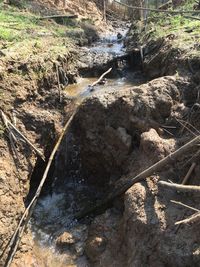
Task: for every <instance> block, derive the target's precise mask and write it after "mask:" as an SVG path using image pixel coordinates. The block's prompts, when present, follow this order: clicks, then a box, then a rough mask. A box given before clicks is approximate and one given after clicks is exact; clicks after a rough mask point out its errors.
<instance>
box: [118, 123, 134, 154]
mask: <svg viewBox="0 0 200 267" xmlns="http://www.w3.org/2000/svg"><path fill="white" fill-rule="evenodd" d="M117 131H118V136H119V137H120V139H121V141H122V142H123V143H124V144H125V146H126V147H127V149H128V150H130V148H131V144H132V137H131V136H130V135H129V134H127V131H126V129H125V128H122V127H119V128H118V129H117Z"/></svg>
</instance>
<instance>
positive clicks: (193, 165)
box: [182, 162, 197, 185]
mask: <svg viewBox="0 0 200 267" xmlns="http://www.w3.org/2000/svg"><path fill="white" fill-rule="evenodd" d="M196 165H197V164H196V163H195V162H193V163H192V165H191V166H190V168H189V170H188V172H187V174H186V176H185V177H184V179H183V181H182V184H183V185H185V184H186V183H187V181H188V179H189V178H190V175H191V173H192V172H193V170H194V168H195V167H196Z"/></svg>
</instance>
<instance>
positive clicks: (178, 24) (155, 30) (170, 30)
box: [141, 0, 200, 56]
mask: <svg viewBox="0 0 200 267" xmlns="http://www.w3.org/2000/svg"><path fill="white" fill-rule="evenodd" d="M193 6H194V1H192V0H188V1H186V2H185V4H184V5H182V6H180V7H178V8H176V9H177V10H178V9H179V10H193ZM185 15H186V14H185ZM188 15H189V16H194V17H197V14H195V15H192V14H188ZM199 18H200V17H199ZM169 35H173V36H174V38H173V47H174V48H178V49H181V50H182V51H185V53H186V54H187V56H189V55H194V54H195V55H199V56H200V47H199V45H197V44H198V43H199V41H200V21H199V20H195V19H191V18H187V17H186V16H184V15H181V14H180V15H174V14H166V13H151V14H150V15H149V18H148V23H147V26H146V29H145V31H143V32H142V37H141V43H144V42H145V40H146V39H147V38H148V39H150V38H153V39H157V38H160V37H165V36H169Z"/></svg>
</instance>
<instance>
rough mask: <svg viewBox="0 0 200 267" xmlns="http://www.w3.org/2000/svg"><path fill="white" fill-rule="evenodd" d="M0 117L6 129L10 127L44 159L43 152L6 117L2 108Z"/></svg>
mask: <svg viewBox="0 0 200 267" xmlns="http://www.w3.org/2000/svg"><path fill="white" fill-rule="evenodd" d="M1 117H2V120H3V122H4V124H5V126H6V127H7V129H8V130H10V127H11V128H12V129H13V130H14V131H15V132H16V133H17V134H18V135H19V136H20V137H21V138H22V139H23V140H24V141H25V142H26V143H27V144H28V145H29V146H30V147H31V148H32V149H33V150H34V151H35V153H36V154H38V155H39V156H40V157H41V158H42V159H43V160H44V161H45V159H44V156H43V154H42V153H41V152H40V151H39V150H38V149H37V148H36V147H35V146H34V145H33V144H32V143H31V142H30V141H29V140H28V139H27V138H26V137H25V136H24V135H23V134H22V133H21V132H20V131H19V130H18V129H17V128H16V127H15V126H14V125H13V124H12V123H11V122H10V121H9V120H8V119H7V118H6V115H5V114H4V112H3V111H2V110H1Z"/></svg>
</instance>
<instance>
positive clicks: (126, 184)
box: [75, 135, 200, 219]
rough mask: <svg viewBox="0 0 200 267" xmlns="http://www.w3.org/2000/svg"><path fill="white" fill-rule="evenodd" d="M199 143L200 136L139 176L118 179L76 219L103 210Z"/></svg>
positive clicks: (76, 215)
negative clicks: (105, 193)
mask: <svg viewBox="0 0 200 267" xmlns="http://www.w3.org/2000/svg"><path fill="white" fill-rule="evenodd" d="M199 141H200V135H199V136H197V137H195V138H194V139H192V140H191V141H190V142H188V143H186V144H185V145H184V146H182V147H180V148H179V149H178V150H176V151H175V152H173V153H171V154H169V155H168V156H167V157H165V158H163V159H162V160H160V161H158V162H156V163H155V164H154V165H152V166H151V167H149V168H147V169H146V170H144V171H143V172H141V173H140V174H138V175H136V176H135V177H133V178H129V179H125V180H124V179H123V178H121V179H119V181H118V182H116V184H115V186H114V188H113V189H112V192H110V193H108V195H107V196H105V198H104V199H103V200H101V201H99V202H97V204H96V205H94V206H93V207H89V208H86V209H85V210H83V211H80V212H78V213H77V214H75V218H76V219H81V218H83V217H85V216H87V215H89V214H91V213H93V212H95V211H97V210H101V209H105V206H108V205H110V204H111V203H112V201H113V200H114V199H115V198H116V197H118V196H120V195H122V194H123V193H125V192H126V191H127V190H128V189H129V188H130V187H131V186H133V185H134V184H135V183H138V182H140V181H143V180H145V179H146V178H147V177H149V176H150V175H152V174H153V173H155V172H157V171H159V170H160V169H162V168H163V167H165V166H166V165H167V164H169V163H170V162H171V161H174V160H176V159H177V158H178V157H179V156H181V155H183V154H184V153H186V152H187V151H188V150H189V149H191V148H192V147H193V146H194V145H196V144H197V143H198V142H199Z"/></svg>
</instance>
